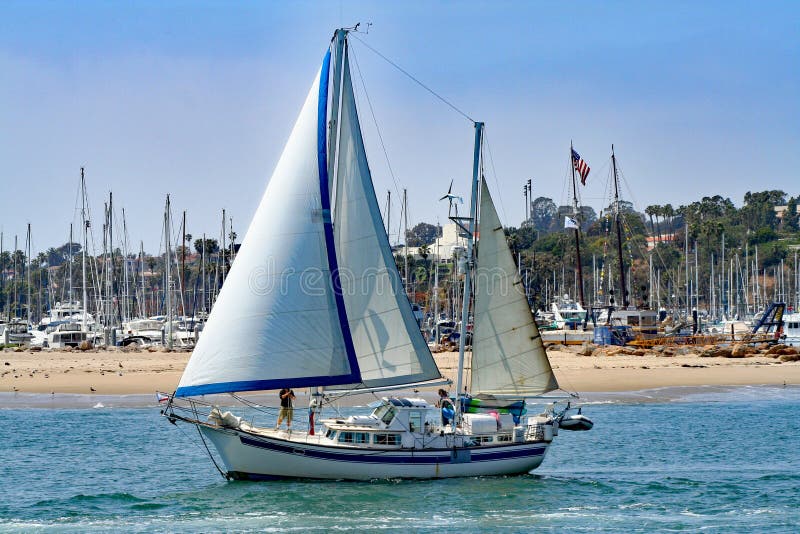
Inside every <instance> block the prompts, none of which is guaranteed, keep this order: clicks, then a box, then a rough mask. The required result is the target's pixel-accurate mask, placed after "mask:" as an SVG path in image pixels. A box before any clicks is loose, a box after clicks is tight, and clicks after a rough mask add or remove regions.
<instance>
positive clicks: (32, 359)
mask: <svg viewBox="0 0 800 534" xmlns="http://www.w3.org/2000/svg"><path fill="white" fill-rule="evenodd" d="M578 350H579V349H578V348H560V349H556V348H551V349H549V350H548V355H549V357H550V361H551V363H552V365H553V368H554V370H555V373H556V376H557V378H558V381H559V384H560V385H561V387H562V388H563V389H565V390H567V391H577V392H614V391H637V390H642V389H651V388H658V387H670V386H725V385H784V384H786V385H797V384H800V362H798V361H782V360H781V358H780V357H773V356H772V355H762V354H758V355H750V356H749V357H745V358H725V357H700V356H699V355H698V353H697V352H698V351H689V350H685V349H684V350H682V351H678V352H684V351H685V352H687V354H676V355H673V356H663V355H659V354H658V353H656V352H647V353H645V354H643V355H634V354H623V353H618V354H613V355H608V354H607V353H605V352H604V351H595V354H594V355H590V356H583V355H579V354H578ZM631 352H632V351H631ZM189 356H190V353H189V352H167V351H165V350H162V349H158V350H156V351H155V352H150V351H147V350H141V351H137V352H123V351H121V350H90V351H86V352H80V351H71V352H67V351H40V352H31V351H29V350H25V351H22V352H14V351H12V350H9V349H6V350H4V351H3V352H2V353H0V361H1V362H2V364H1V365H0V392H14V391H17V392H21V393H72V394H88V395H91V394H95V395H128V394H146V393H153V392H155V391H173V390H174V389H175V387H176V386H177V384H178V381H179V380H180V376H181V373H182V371H183V368H184V366H185V365H186V362H187V361H188V359H189ZM435 357H436V360H437V363H438V364H439V368H440V369H441V371H442V373H443V374H444V375H445V376H447V377H450V378H452V377H453V376H454V375H455V372H456V369H457V358H458V355H457V354H456V353H453V352H442V353H438V354H436V355H435Z"/></svg>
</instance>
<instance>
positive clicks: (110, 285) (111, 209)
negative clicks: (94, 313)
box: [106, 191, 119, 327]
mask: <svg viewBox="0 0 800 534" xmlns="http://www.w3.org/2000/svg"><path fill="white" fill-rule="evenodd" d="M108 252H109V255H108V259H109V260H110V262H111V265H110V266H109V270H108V277H107V279H108V291H107V296H106V299H107V300H108V323H107V324H106V326H108V327H111V326H113V325H114V194H113V192H111V191H109V192H108ZM117 310H119V306H117Z"/></svg>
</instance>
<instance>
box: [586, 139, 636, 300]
mask: <svg viewBox="0 0 800 534" xmlns="http://www.w3.org/2000/svg"><path fill="white" fill-rule="evenodd" d="M611 166H612V169H613V171H614V220H615V222H616V227H617V257H618V258H619V287H620V291H621V293H622V307H623V308H627V307H628V287H627V285H626V284H625V264H624V262H623V261H622V223H621V222H620V213H619V211H620V210H619V177H618V176H617V158H616V156H615V155H614V145H611ZM573 172H574V171H573ZM574 179H575V178H574V176H573V180H574Z"/></svg>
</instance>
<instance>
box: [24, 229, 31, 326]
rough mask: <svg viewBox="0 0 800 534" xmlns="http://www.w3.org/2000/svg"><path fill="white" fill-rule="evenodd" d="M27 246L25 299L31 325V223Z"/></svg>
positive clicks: (26, 240) (26, 239)
mask: <svg viewBox="0 0 800 534" xmlns="http://www.w3.org/2000/svg"><path fill="white" fill-rule="evenodd" d="M25 248H26V249H27V254H28V268H27V273H25V274H26V278H27V280H28V284H27V285H28V288H27V291H26V296H25V300H26V304H27V305H28V306H27V308H28V317H27V321H28V325H30V324H31V223H28V235H27V237H26V238H25Z"/></svg>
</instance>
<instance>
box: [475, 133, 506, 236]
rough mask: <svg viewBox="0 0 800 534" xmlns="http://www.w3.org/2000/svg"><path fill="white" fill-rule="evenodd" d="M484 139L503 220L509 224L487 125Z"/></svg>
mask: <svg viewBox="0 0 800 534" xmlns="http://www.w3.org/2000/svg"><path fill="white" fill-rule="evenodd" d="M483 140H484V142H483V144H484V145H485V146H486V150H487V151H488V152H489V165H490V166H491V167H492V177H493V178H494V184H495V185H496V186H497V199H498V200H499V201H500V211H502V212H503V220H505V221H506V224H509V219H508V214H507V213H506V207H505V205H503V195H501V194H500V192H501V191H502V189H500V181H499V180H498V179H497V171H496V170H495V168H494V158H493V157H492V145H490V144H489V136H488V135H486V128H485V127H484V128H483ZM481 155H482V154H481ZM481 159H483V158H481Z"/></svg>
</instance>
